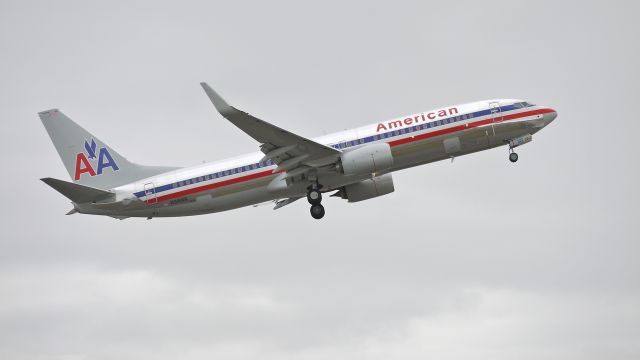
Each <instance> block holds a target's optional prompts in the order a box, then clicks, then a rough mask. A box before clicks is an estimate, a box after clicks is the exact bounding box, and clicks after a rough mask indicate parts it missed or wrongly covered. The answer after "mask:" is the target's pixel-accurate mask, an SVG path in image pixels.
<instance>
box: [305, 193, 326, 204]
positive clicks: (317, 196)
mask: <svg viewBox="0 0 640 360" xmlns="http://www.w3.org/2000/svg"><path fill="white" fill-rule="evenodd" d="M307 201H308V202H309V204H311V205H316V204H320V202H321V201H322V193H321V192H320V190H316V189H311V190H309V192H308V193H307Z"/></svg>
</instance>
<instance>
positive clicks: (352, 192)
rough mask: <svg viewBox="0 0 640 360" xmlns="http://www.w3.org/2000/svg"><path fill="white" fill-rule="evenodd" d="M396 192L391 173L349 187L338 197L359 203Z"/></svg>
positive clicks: (341, 191)
mask: <svg viewBox="0 0 640 360" xmlns="http://www.w3.org/2000/svg"><path fill="white" fill-rule="evenodd" d="M394 190H395V189H394V188H393V178H392V177H391V173H389V174H384V175H381V176H376V177H373V178H371V179H367V180H363V181H360V182H359V183H355V184H351V185H347V186H345V187H344V188H343V189H342V190H340V192H339V194H337V195H339V196H341V197H342V198H343V199H347V200H348V201H349V202H357V201H362V200H369V199H372V198H374V197H378V196H382V195H387V194H390V193H392V192H393V191H394Z"/></svg>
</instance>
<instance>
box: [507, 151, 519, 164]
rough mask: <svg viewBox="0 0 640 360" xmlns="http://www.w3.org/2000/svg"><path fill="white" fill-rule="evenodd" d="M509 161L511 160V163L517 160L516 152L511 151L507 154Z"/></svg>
mask: <svg viewBox="0 0 640 360" xmlns="http://www.w3.org/2000/svg"><path fill="white" fill-rule="evenodd" d="M509 161H511V162H512V163H514V162H516V161H518V154H516V153H514V152H512V153H511V154H509Z"/></svg>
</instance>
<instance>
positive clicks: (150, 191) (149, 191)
mask: <svg viewBox="0 0 640 360" xmlns="http://www.w3.org/2000/svg"><path fill="white" fill-rule="evenodd" d="M144 196H145V199H146V203H147V205H149V206H151V205H154V204H156V203H157V202H158V197H157V195H156V191H155V188H154V187H153V183H152V182H150V183H146V184H144Z"/></svg>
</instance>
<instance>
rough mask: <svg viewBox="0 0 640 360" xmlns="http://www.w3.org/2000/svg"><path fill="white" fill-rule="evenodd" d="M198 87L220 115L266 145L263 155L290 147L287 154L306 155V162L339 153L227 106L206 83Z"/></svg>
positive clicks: (263, 148)
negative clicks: (307, 156) (307, 157)
mask: <svg viewBox="0 0 640 360" xmlns="http://www.w3.org/2000/svg"><path fill="white" fill-rule="evenodd" d="M200 85H201V86H202V88H203V89H204V91H205V93H206V94H207V96H208V97H209V99H210V100H211V102H212V103H213V106H214V107H215V108H216V110H217V111H218V112H219V113H220V115H222V116H223V117H225V118H226V119H227V120H229V121H230V122H231V123H232V124H234V125H235V126H237V127H238V128H239V129H240V130H242V131H244V132H245V133H246V134H248V135H249V136H251V137H252V138H254V139H255V140H257V141H258V142H259V143H261V144H263V145H267V146H263V147H261V149H262V150H263V152H264V153H265V154H266V153H269V152H272V151H273V150H274V149H277V148H285V147H291V149H290V151H288V152H290V153H292V154H291V155H292V156H298V155H300V154H301V153H304V154H308V155H309V159H308V160H312V159H317V158H322V157H327V156H332V155H339V154H340V153H341V152H340V151H339V150H337V149H334V148H332V147H329V146H326V145H323V144H320V143H317V142H315V141H312V140H309V139H307V138H305V137H303V136H300V135H297V134H294V133H292V132H290V131H287V130H284V129H282V128H279V127H277V126H275V125H273V124H270V123H268V122H266V121H264V120H261V119H258V118H256V117H254V116H252V115H250V114H248V113H246V112H244V111H241V110H238V109H236V108H235V107H233V106H231V105H229V104H228V103H227V102H226V101H225V100H224V99H223V98H222V97H221V96H220V95H219V94H218V93H217V92H215V90H213V89H212V88H211V87H210V86H209V85H208V84H207V83H205V82H202V83H200ZM294 148H295V149H294Z"/></svg>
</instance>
